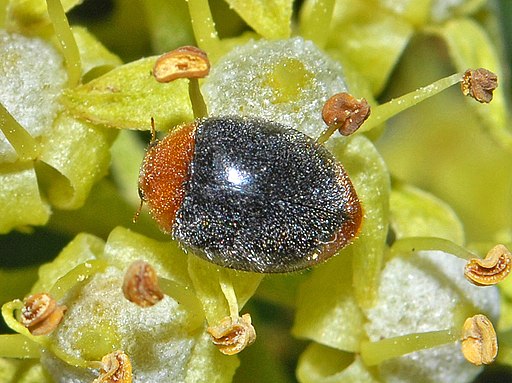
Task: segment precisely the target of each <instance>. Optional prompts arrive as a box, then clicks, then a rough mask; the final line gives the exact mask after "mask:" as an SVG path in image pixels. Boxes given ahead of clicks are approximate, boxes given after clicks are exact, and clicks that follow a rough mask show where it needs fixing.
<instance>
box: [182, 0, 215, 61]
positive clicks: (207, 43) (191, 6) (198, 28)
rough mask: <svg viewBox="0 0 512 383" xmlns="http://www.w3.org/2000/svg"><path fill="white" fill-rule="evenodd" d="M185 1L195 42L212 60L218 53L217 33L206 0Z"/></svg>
mask: <svg viewBox="0 0 512 383" xmlns="http://www.w3.org/2000/svg"><path fill="white" fill-rule="evenodd" d="M187 2H188V10H189V12H190V19H191V21H192V29H193V30H194V36H195V38H196V43H197V45H198V47H199V48H201V49H202V50H203V51H205V52H206V53H207V54H208V56H209V58H210V60H211V61H212V62H214V61H215V60H216V59H217V58H218V57H219V55H220V49H219V35H218V33H217V30H216V29H215V23H214V21H213V17H212V12H211V10H210V5H209V4H208V0H188V1H187Z"/></svg>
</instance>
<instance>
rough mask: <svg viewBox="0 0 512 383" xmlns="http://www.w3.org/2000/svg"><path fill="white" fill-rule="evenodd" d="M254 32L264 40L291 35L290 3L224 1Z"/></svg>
mask: <svg viewBox="0 0 512 383" xmlns="http://www.w3.org/2000/svg"><path fill="white" fill-rule="evenodd" d="M226 1H227V3H228V4H229V5H230V6H231V7H232V8H233V9H234V10H235V11H236V12H237V13H238V14H239V15H240V16H241V17H242V18H243V19H244V21H245V22H246V23H247V24H249V25H250V26H251V27H252V28H253V29H254V30H255V31H256V32H258V33H259V34H260V35H261V36H263V37H264V38H266V39H286V38H288V37H290V33H291V16H292V1H290V0H270V1H262V0H244V1H242V0H226Z"/></svg>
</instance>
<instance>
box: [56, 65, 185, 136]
mask: <svg viewBox="0 0 512 383" xmlns="http://www.w3.org/2000/svg"><path fill="white" fill-rule="evenodd" d="M155 60H156V57H148V58H144V59H140V60H138V61H134V62H132V63H129V64H126V65H123V66H120V67H117V68H115V69H113V70H112V71H110V72H108V73H106V74H105V75H103V76H101V77H98V78H97V79H94V80H92V81H90V82H88V83H87V84H84V85H82V86H79V87H76V88H74V89H68V90H67V91H66V92H65V94H64V97H63V98H62V102H63V104H64V105H65V106H66V107H67V109H68V110H69V112H70V113H72V114H73V115H75V116H76V117H78V118H80V119H83V120H87V121H91V122H93V123H95V124H105V125H108V126H111V127H115V128H127V129H139V130H148V129H149V127H150V121H151V117H153V118H154V119H155V122H156V126H157V128H158V129H169V128H171V127H173V126H175V125H177V124H180V123H182V122H184V121H191V120H192V119H193V113H192V106H191V104H190V99H189V94H188V81H187V80H184V79H179V80H176V81H173V82H170V83H165V84H163V83H159V82H157V81H156V80H155V78H154V77H153V75H152V74H151V72H152V69H153V65H154V63H155Z"/></svg>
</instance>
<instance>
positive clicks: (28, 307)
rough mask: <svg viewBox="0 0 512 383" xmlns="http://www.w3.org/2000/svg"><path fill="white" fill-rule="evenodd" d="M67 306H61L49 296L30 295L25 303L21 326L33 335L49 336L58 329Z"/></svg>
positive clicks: (44, 294) (41, 294)
mask: <svg viewBox="0 0 512 383" xmlns="http://www.w3.org/2000/svg"><path fill="white" fill-rule="evenodd" d="M65 311H66V306H59V305H57V302H56V301H55V299H53V298H52V297H51V296H50V295H49V294H46V293H38V294H34V295H30V296H29V297H27V298H25V300H24V301H23V307H22V309H21V318H20V321H21V324H23V326H25V327H26V328H27V329H28V331H30V333H31V334H32V335H47V334H49V333H51V332H52V331H53V330H55V329H56V328H57V326H58V325H59V323H60V322H61V320H62V317H63V316H64V312H65Z"/></svg>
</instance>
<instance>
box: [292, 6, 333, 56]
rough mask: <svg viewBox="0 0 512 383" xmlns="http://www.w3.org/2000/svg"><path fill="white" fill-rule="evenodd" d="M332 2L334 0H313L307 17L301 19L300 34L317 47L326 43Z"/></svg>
mask: <svg viewBox="0 0 512 383" xmlns="http://www.w3.org/2000/svg"><path fill="white" fill-rule="evenodd" d="M334 3H335V0H314V1H313V4H312V5H311V11H310V12H309V13H308V15H307V17H303V18H302V19H301V23H300V34H301V35H302V36H303V37H304V38H305V39H307V40H311V41H313V42H314V43H315V44H316V45H317V46H318V47H319V48H325V46H326V45H327V39H328V37H329V33H328V32H329V26H330V25H331V20H332V13H333V10H334Z"/></svg>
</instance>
